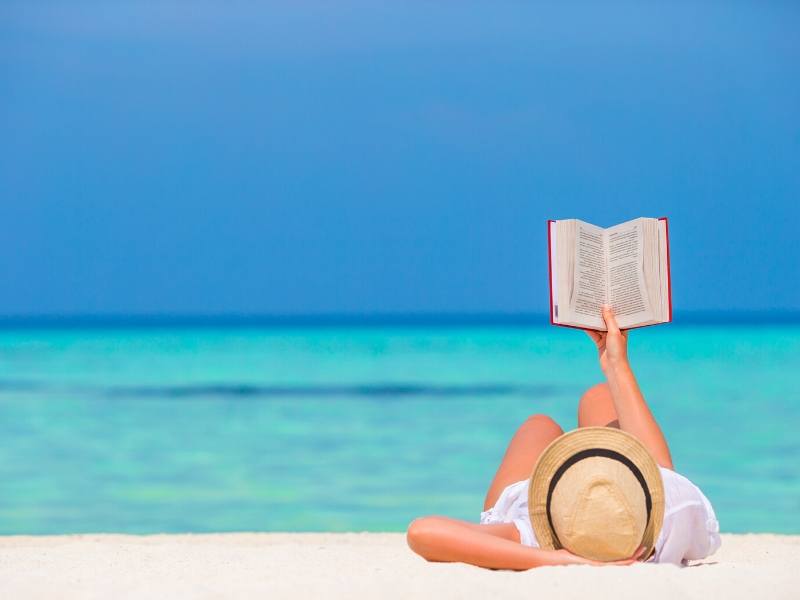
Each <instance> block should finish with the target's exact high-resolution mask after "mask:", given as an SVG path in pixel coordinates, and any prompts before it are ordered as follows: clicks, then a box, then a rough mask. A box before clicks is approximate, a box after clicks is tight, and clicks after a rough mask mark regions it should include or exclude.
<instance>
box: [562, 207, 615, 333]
mask: <svg viewBox="0 0 800 600" xmlns="http://www.w3.org/2000/svg"><path fill="white" fill-rule="evenodd" d="M576 223H577V230H576V235H575V272H574V279H573V286H572V288H573V289H572V295H571V297H570V302H569V305H570V313H571V314H572V318H573V319H574V320H575V321H578V322H580V323H581V324H582V325H585V326H586V327H592V328H599V329H605V324H604V323H603V318H602V316H601V314H600V307H601V305H602V304H603V303H604V302H606V297H607V289H606V286H607V273H606V251H605V244H604V239H603V238H604V233H605V232H604V231H603V229H602V228H600V227H596V226H594V225H590V224H589V223H584V222H583V221H576Z"/></svg>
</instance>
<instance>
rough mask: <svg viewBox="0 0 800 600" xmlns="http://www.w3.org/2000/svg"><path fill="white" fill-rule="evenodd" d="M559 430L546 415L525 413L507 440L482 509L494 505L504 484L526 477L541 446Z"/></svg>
mask: <svg viewBox="0 0 800 600" xmlns="http://www.w3.org/2000/svg"><path fill="white" fill-rule="evenodd" d="M562 433H564V432H563V431H562V429H561V427H559V425H558V423H556V422H555V421H553V419H551V418H550V417H548V416H545V415H532V416H530V417H528V418H527V419H526V420H525V422H524V423H523V424H522V425H520V427H519V429H517V432H516V433H515V434H514V437H513V438H511V442H509V444H508V448H507V449H506V453H505V456H503V460H502V462H501V463H500V466H499V467H498V469H497V473H495V476H494V479H493V480H492V484H491V485H490V486H489V491H487V492H486V500H484V502H483V510H488V509H489V507H491V506H494V504H495V502H497V499H498V498H499V497H500V494H501V493H502V492H503V490H504V489H505V488H506V486H509V485H511V484H512V483H516V482H517V481H521V480H523V479H527V478H528V477H530V476H531V471H532V470H533V467H534V465H535V464H536V460H537V459H538V458H539V455H540V454H541V453H542V450H544V449H545V448H546V447H547V445H548V444H549V443H550V442H552V441H553V440H554V439H556V438H557V437H558V436H560V435H561V434H562Z"/></svg>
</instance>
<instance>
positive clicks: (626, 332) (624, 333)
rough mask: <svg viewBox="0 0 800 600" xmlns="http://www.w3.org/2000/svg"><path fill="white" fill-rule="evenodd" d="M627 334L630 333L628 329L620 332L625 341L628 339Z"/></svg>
mask: <svg viewBox="0 0 800 600" xmlns="http://www.w3.org/2000/svg"><path fill="white" fill-rule="evenodd" d="M629 332H630V329H623V330H622V335H623V337H624V338H625V339H626V340H627V339H628V333H629Z"/></svg>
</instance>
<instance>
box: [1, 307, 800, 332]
mask: <svg viewBox="0 0 800 600" xmlns="http://www.w3.org/2000/svg"><path fill="white" fill-rule="evenodd" d="M671 323H672V324H673V325H721V324H753V325H755V324H800V310H786V309H782V310H764V309H757V310H684V311H676V312H675V313H674V316H673V320H672V322H671ZM545 325H550V320H549V317H548V313H546V312H386V313H377V312H370V313H354V312H353V313H350V312H343V313H283V314H280V313H128V314H125V313H110V314H98V313H94V314H93V313H72V314H32V315H14V314H5V315H4V314H0V329H40V328H41V329H49V328H55V329H80V328H106V327H108V328H112V327H118V328H139V327H141V328H148V327H152V328H158V327H276V328H280V327H287V328H288V327H343V326H347V327H414V326H426V327H458V326H487V327H536V326H545Z"/></svg>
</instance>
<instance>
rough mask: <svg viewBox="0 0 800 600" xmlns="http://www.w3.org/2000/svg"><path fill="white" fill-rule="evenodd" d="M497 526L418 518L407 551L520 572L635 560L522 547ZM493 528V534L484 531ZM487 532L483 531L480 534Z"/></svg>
mask: <svg viewBox="0 0 800 600" xmlns="http://www.w3.org/2000/svg"><path fill="white" fill-rule="evenodd" d="M504 525H507V526H508V527H507V528H506V529H504V530H501V529H499V527H501V526H500V525H477V524H475V523H468V522H466V521H458V520H456V519H450V518H448V517H422V518H419V519H416V520H415V521H414V522H412V523H411V525H409V527H408V534H407V540H408V545H409V546H410V547H411V549H412V550H413V551H414V552H416V553H417V554H419V555H420V556H422V557H423V558H425V559H426V560H429V561H432V562H464V563H468V564H471V565H475V566H478V567H486V568H489V569H512V570H516V571H524V570H527V569H532V568H534V567H541V566H553V565H607V564H616V565H627V564H631V563H633V562H635V560H636V557H632V558H630V559H628V560H624V561H619V562H615V563H598V562H595V561H591V560H588V559H585V558H582V557H580V556H576V555H574V554H571V553H570V552H567V551H566V550H542V549H540V548H531V547H529V546H523V545H522V544H520V543H519V542H517V541H514V540H512V539H510V537H507V535H506V533H505V532H507V531H510V529H509V528H513V527H514V525H513V524H510V523H505V524H504ZM492 527H494V528H495V529H494V531H493V532H491V533H490V532H489V531H488V529H489V528H492ZM483 529H487V531H483Z"/></svg>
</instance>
